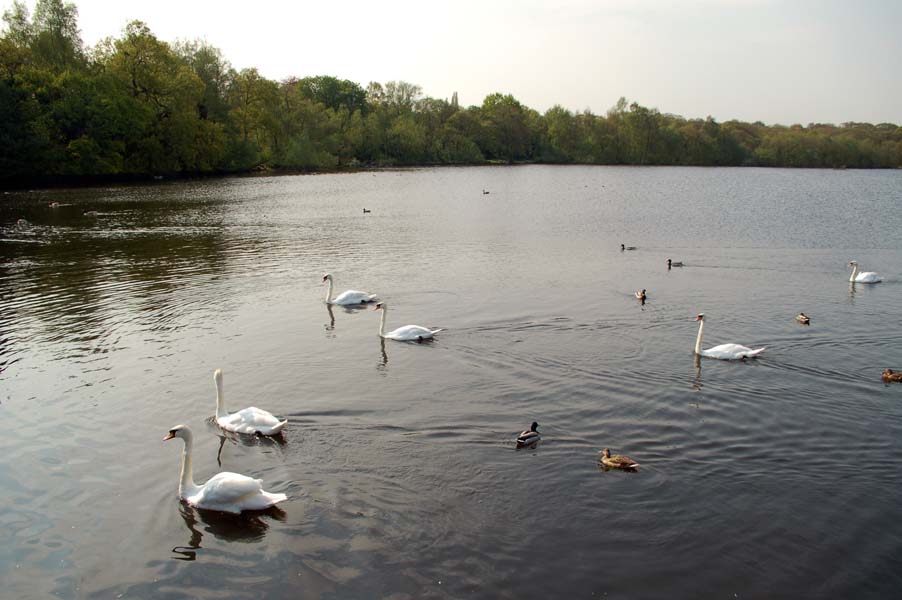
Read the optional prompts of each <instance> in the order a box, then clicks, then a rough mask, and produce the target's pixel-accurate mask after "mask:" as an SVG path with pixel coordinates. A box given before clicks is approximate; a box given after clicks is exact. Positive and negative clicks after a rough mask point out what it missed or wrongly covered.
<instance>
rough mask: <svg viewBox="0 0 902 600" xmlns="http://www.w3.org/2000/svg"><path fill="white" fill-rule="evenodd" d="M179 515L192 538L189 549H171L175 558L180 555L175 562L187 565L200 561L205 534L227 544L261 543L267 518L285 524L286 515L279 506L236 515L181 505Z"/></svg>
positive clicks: (187, 547) (189, 540)
mask: <svg viewBox="0 0 902 600" xmlns="http://www.w3.org/2000/svg"><path fill="white" fill-rule="evenodd" d="M179 514H181V516H182V520H183V521H184V522H185V527H187V528H188V531H189V532H191V537H190V538H189V539H188V543H187V544H186V545H184V546H175V547H174V548H173V549H172V552H173V554H177V555H178V556H173V557H172V558H173V559H175V560H185V561H192V560H197V551H198V550H199V549H201V548H202V546H201V541H202V540H203V537H204V534H205V533H209V534H213V537H214V538H216V539H218V540H225V541H228V542H244V543H252V542H259V541H260V540H262V539H263V538H264V536H266V531H267V530H268V529H269V523H268V522H267V519H266V517H268V518H270V519H275V520H276V521H282V522H284V521H285V511H284V510H282V509H281V508H278V507H276V506H272V507H270V508H268V509H266V510H256V511H245V512H243V513H241V514H238V515H234V514H231V513H224V512H219V511H216V510H205V509H200V508H194V507H193V506H191V505H189V504H187V503H186V502H182V503H180V504H179Z"/></svg>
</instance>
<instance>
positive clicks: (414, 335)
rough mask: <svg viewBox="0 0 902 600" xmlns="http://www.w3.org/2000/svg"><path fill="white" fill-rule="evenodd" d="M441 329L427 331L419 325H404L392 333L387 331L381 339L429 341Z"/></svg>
mask: <svg viewBox="0 0 902 600" xmlns="http://www.w3.org/2000/svg"><path fill="white" fill-rule="evenodd" d="M439 331H442V330H441V329H428V328H426V327H420V326H419V325H405V326H404V327H398V328H397V329H395V330H394V331H389V332H388V333H386V334H384V335H383V336H382V337H384V338H388V339H390V340H402V341H411V340H419V339H424V340H425V339H429V338H431V337H432V336H434V335H435V334H436V333H438V332H439Z"/></svg>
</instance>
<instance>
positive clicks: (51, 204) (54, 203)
mask: <svg viewBox="0 0 902 600" xmlns="http://www.w3.org/2000/svg"><path fill="white" fill-rule="evenodd" d="M59 207H60V203H59V202H51V203H50V208H59Z"/></svg>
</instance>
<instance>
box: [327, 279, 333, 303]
mask: <svg viewBox="0 0 902 600" xmlns="http://www.w3.org/2000/svg"><path fill="white" fill-rule="evenodd" d="M326 281H328V282H329V287H328V288H326V302H329V303H331V302H332V278H331V277H330V278H329V279H327V280H326Z"/></svg>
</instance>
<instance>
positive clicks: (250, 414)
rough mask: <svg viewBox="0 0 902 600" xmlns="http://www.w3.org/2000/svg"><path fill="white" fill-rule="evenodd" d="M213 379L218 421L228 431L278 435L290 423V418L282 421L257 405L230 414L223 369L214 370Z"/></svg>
mask: <svg viewBox="0 0 902 600" xmlns="http://www.w3.org/2000/svg"><path fill="white" fill-rule="evenodd" d="M213 381H215V382H216V423H217V425H219V426H220V427H222V428H223V429H225V430H226V431H234V432H235V433H251V434H253V433H259V434H260V435H278V434H279V432H281V431H282V428H283V427H285V424H286V423H288V419H285V420H284V421H280V420H279V419H277V418H276V417H275V416H273V414H272V413H269V412H267V411H265V410H262V409H260V408H257V407H256V406H250V407H248V408H242V409H241V410H239V411H238V412H234V413H232V414H229V413H228V411H227V410H226V408H225V395H224V394H223V393H222V369H216V370H215V371H214V372H213Z"/></svg>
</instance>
